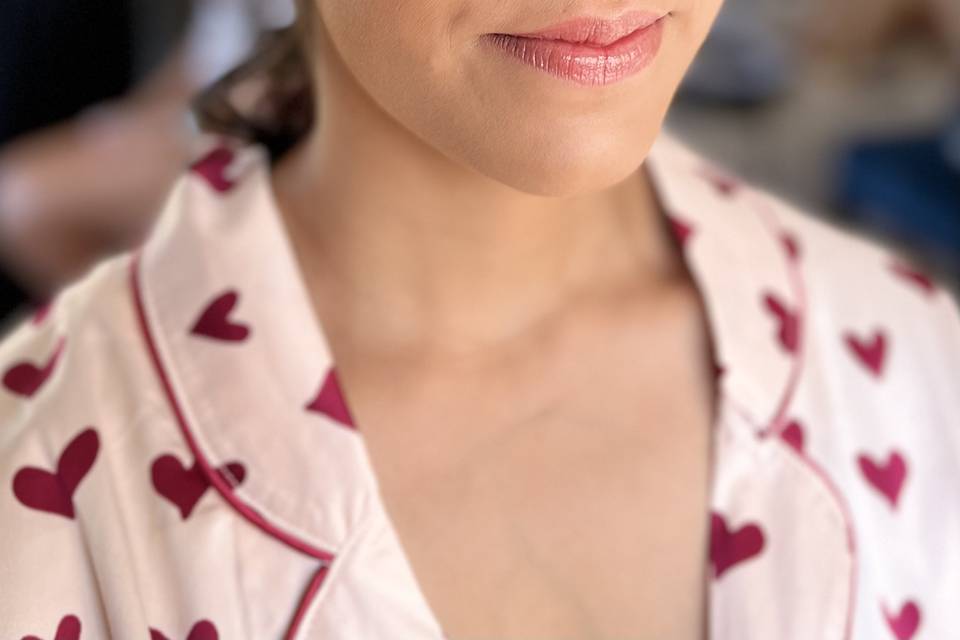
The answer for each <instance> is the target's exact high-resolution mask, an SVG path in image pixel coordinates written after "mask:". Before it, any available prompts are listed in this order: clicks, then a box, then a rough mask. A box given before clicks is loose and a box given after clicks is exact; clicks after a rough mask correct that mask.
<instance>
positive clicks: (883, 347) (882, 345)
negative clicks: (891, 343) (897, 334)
mask: <svg viewBox="0 0 960 640" xmlns="http://www.w3.org/2000/svg"><path fill="white" fill-rule="evenodd" d="M844 341H845V342H846V343H847V347H848V348H849V349H850V351H852V352H853V355H854V356H855V357H856V358H857V361H859V362H860V364H862V365H863V366H865V367H866V368H867V370H869V371H870V372H871V373H872V374H873V375H875V376H877V377H880V376H881V375H883V364H884V361H885V360H886V355H887V335H886V333H884V332H883V330H881V329H878V330H877V331H875V332H874V334H873V338H872V339H871V340H870V341H866V340H862V339H861V338H860V337H858V336H857V335H856V334H854V333H853V332H851V331H848V332H846V333H845V334H844Z"/></svg>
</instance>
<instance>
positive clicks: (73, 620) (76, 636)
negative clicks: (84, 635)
mask: <svg viewBox="0 0 960 640" xmlns="http://www.w3.org/2000/svg"><path fill="white" fill-rule="evenodd" d="M21 640H40V638H38V637H37V636H23V638H21ZM54 640H80V619H79V618H77V616H75V615H73V614H67V615H65V616H63V618H62V619H61V620H60V624H59V625H57V635H56V636H54Z"/></svg>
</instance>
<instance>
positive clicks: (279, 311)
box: [133, 132, 852, 639]
mask: <svg viewBox="0 0 960 640" xmlns="http://www.w3.org/2000/svg"><path fill="white" fill-rule="evenodd" d="M645 170H646V171H648V174H649V175H650V177H651V178H652V180H653V184H654V186H655V190H656V192H657V194H658V197H659V199H660V201H661V204H662V205H663V207H664V209H665V210H666V212H667V214H668V218H669V220H668V222H669V223H670V224H671V225H672V228H673V230H674V231H675V232H676V237H677V239H678V242H679V246H680V248H681V251H682V253H683V256H684V259H685V261H686V264H687V265H688V267H689V269H690V272H691V274H692V275H693V277H694V279H695V283H696V285H697V287H698V289H699V291H700V293H701V296H702V298H703V301H704V305H705V309H706V311H707V314H708V322H709V328H710V331H711V335H712V339H713V344H714V346H715V351H716V356H717V363H718V364H719V366H720V367H721V373H720V375H719V384H720V392H721V393H720V396H721V406H720V410H719V412H718V416H717V422H716V425H715V426H716V430H717V440H716V447H715V449H714V451H713V452H712V464H713V469H712V476H711V482H712V485H711V486H712V489H711V490H712V494H711V509H712V516H713V518H712V539H711V563H712V569H711V572H712V575H711V591H710V594H711V607H712V609H711V627H712V628H714V629H715V630H717V631H718V632H719V635H715V636H711V637H712V638H734V637H736V638H738V639H743V638H769V637H779V638H786V637H796V638H800V637H805V638H809V637H817V638H827V637H840V636H836V635H831V634H823V633H822V632H823V631H825V630H827V629H829V630H831V631H832V630H834V629H836V628H837V627H838V626H840V625H841V622H839V621H838V620H839V619H840V618H842V613H843V612H842V611H838V607H843V606H845V603H846V601H847V599H848V598H849V587H848V583H847V582H844V581H843V580H841V579H838V578H836V577H835V574H836V569H837V568H839V569H840V570H841V571H842V570H843V569H844V568H845V567H847V566H849V565H850V564H851V563H852V558H851V557H850V550H849V547H848V540H847V537H846V535H845V532H844V530H843V527H842V522H841V520H842V519H836V515H837V513H836V512H837V505H836V501H835V499H834V498H833V497H832V496H831V495H830V492H829V491H828V489H827V488H825V485H824V482H823V480H822V479H821V478H820V477H818V474H817V473H816V472H815V471H814V470H813V469H812V468H811V467H810V466H809V465H804V464H803V463H802V462H799V461H798V460H797V459H796V457H795V456H794V457H791V455H790V453H789V451H788V450H787V449H786V448H784V447H782V446H781V445H782V442H781V443H778V444H771V441H773V440H781V438H780V437H779V436H780V434H781V431H782V429H783V427H784V425H785V417H786V409H787V408H788V406H789V402H790V400H791V398H792V394H793V391H794V389H795V387H796V384H797V381H798V380H799V375H800V371H801V367H802V357H801V355H802V333H803V328H804V327H803V325H804V305H805V301H804V298H803V296H804V293H803V286H802V279H801V272H800V269H799V265H798V254H797V250H798V248H797V245H796V242H795V239H794V238H792V237H791V236H790V234H789V231H788V230H785V229H783V228H782V227H781V226H780V225H779V223H778V221H777V217H776V215H775V212H774V210H773V208H772V207H771V206H770V205H769V203H768V201H767V200H765V199H763V198H761V197H759V196H758V195H757V193H756V192H755V191H753V190H752V189H750V188H748V187H746V186H744V185H743V184H741V183H740V182H739V181H738V180H736V179H735V178H732V177H730V176H728V175H725V174H724V173H722V172H721V171H719V170H718V169H717V168H715V167H713V166H712V165H711V164H710V163H708V162H706V161H704V160H703V158H701V157H700V156H699V155H698V154H697V153H695V152H693V151H692V150H691V149H690V148H689V147H687V146H685V145H684V144H682V143H681V142H680V141H678V140H677V139H675V138H674V137H673V136H672V135H671V134H669V133H667V132H663V133H662V134H661V135H660V137H659V138H658V139H657V140H656V142H655V143H654V145H653V147H652V149H651V151H650V154H649V156H648V160H647V163H646V164H645ZM133 283H134V289H135V295H136V296H137V300H138V304H139V306H140V311H141V318H142V324H143V329H144V332H145V335H146V337H147V340H148V343H149V345H150V348H151V351H152V355H153V359H154V364H155V366H156V367H157V369H158V372H159V374H160V376H161V378H162V379H163V380H164V383H165V387H166V390H167V393H168V398H169V400H170V402H171V404H172V405H173V409H174V412H175V413H176V414H177V416H178V421H179V422H180V425H181V428H182V429H183V432H184V436H185V437H186V438H187V440H188V442H189V443H190V445H191V449H192V451H193V452H194V455H195V456H197V458H198V461H204V464H205V465H207V467H209V470H210V471H212V470H217V469H222V470H225V471H224V473H225V474H226V476H227V477H226V478H225V479H224V480H221V481H220V484H219V485H218V489H220V490H221V493H222V494H224V496H225V497H226V498H228V499H229V500H230V501H231V504H232V505H233V506H234V507H235V508H237V509H238V510H240V511H241V513H243V515H244V516H245V517H247V518H248V519H251V520H252V521H254V522H255V523H256V524H258V525H259V526H261V528H264V530H265V531H267V532H268V533H270V534H271V535H274V536H275V537H278V538H280V539H282V540H284V541H285V542H286V543H287V544H289V545H290V546H292V547H294V548H296V549H298V550H300V551H303V552H305V553H308V554H310V555H313V556H315V557H317V558H320V559H324V558H327V559H328V560H329V559H331V558H333V557H334V556H336V555H337V554H338V553H340V552H341V551H342V550H343V549H345V548H347V547H348V543H349V542H351V539H352V538H356V537H357V536H365V538H364V539H365V540H366V542H365V544H367V545H368V546H371V547H374V546H376V547H378V548H379V549H380V551H382V553H379V556H378V558H379V560H377V562H380V563H381V568H382V571H381V572H380V575H381V579H380V582H381V584H380V585H379V586H378V587H377V588H376V589H374V590H375V591H376V592H377V593H378V594H379V596H380V597H381V598H382V599H384V600H390V599H391V597H392V598H393V600H392V602H393V603H394V605H395V606H394V607H393V608H392V609H391V608H390V607H389V606H385V607H384V608H383V609H382V610H383V611H384V615H392V616H394V619H395V620H396V619H397V618H398V617H399V618H401V619H403V620H404V621H405V622H404V623H403V625H405V628H406V629H407V630H408V631H409V632H410V633H413V634H414V635H409V636H408V637H440V630H439V626H438V625H437V623H436V620H435V619H434V617H433V616H432V614H431V613H430V611H429V609H428V607H427V605H426V603H425V601H424V599H423V597H422V594H421V593H420V591H419V589H418V587H417V585H416V581H415V579H414V577H413V575H412V572H411V570H410V567H409V564H408V563H407V561H406V558H405V556H404V554H403V552H402V549H400V547H399V543H398V540H397V539H396V534H395V532H394V530H393V528H392V527H391V526H390V522H389V520H388V519H387V518H386V516H385V513H384V511H383V506H382V503H381V501H380V498H379V494H378V489H377V484H376V480H375V478H374V476H373V474H372V470H371V466H370V462H369V459H368V458H367V456H366V452H365V450H364V447H363V446H362V433H360V432H359V431H358V430H357V428H356V425H354V424H353V421H352V419H351V416H350V413H349V411H348V409H347V407H346V404H345V402H344V400H343V395H342V393H341V390H340V388H339V386H338V384H337V379H336V371H335V368H334V367H333V365H334V363H333V360H332V356H331V351H330V348H329V344H328V343H327V340H326V338H325V336H324V333H323V329H322V327H321V326H320V325H319V323H318V319H317V317H316V316H315V314H314V312H313V307H312V305H311V303H310V300H309V297H308V294H307V290H306V287H305V285H304V282H303V280H302V276H301V274H300V272H299V269H298V266H297V264H296V261H295V258H294V253H293V251H292V247H291V245H290V243H289V239H288V237H287V235H286V231H285V229H284V227H283V223H282V218H281V217H280V215H279V213H278V209H277V204H276V202H275V200H274V196H273V193H272V190H271V187H270V182H269V161H268V158H267V156H266V151H265V149H264V148H262V147H260V146H231V145H230V144H229V143H228V142H227V141H221V143H220V144H219V145H218V146H216V147H215V148H214V149H212V151H210V153H208V154H207V155H205V156H204V157H203V158H202V159H201V160H199V161H198V162H197V163H196V164H195V165H194V166H193V167H192V170H191V171H190V172H189V173H188V174H186V175H185V176H183V177H182V179H181V180H179V181H178V182H177V184H176V186H175V187H174V189H173V191H172V192H171V194H170V197H169V198H168V201H167V203H166V206H165V208H164V211H163V212H162V215H161V217H160V219H159V221H158V223H157V226H156V227H155V229H154V233H153V234H152V235H151V237H150V240H149V241H148V243H147V244H146V245H145V246H144V247H143V249H142V251H141V252H140V254H139V256H138V258H137V260H136V261H135V263H134V273H133ZM231 462H241V463H242V464H243V465H244V466H245V468H246V473H245V476H244V477H243V479H242V482H237V481H236V480H237V479H233V481H231V479H230V478H229V466H228V465H229V463H231ZM244 510H246V511H244ZM804 510H806V511H804ZM811 510H812V511H811ZM800 513H806V514H808V515H807V519H806V521H805V523H804V524H802V525H800V526H798V515H797V514H800ZM761 556H762V557H764V558H766V561H765V562H760V561H756V560H755V559H756V558H757V557H761ZM814 556H816V557H818V558H820V559H821V560H822V562H821V563H818V562H813V563H811V562H808V560H809V559H811V558H812V557H814ZM751 559H754V560H755V561H754V562H752V563H750V562H748V561H749V560H751ZM741 563H742V565H743V567H742V568H739V569H735V567H737V565H739V564H741ZM823 563H828V564H832V565H833V569H829V567H828V566H827V565H824V564H823ZM751 565H752V568H751ZM811 567H812V568H811ZM828 569H829V570H828ZM844 575H846V574H844ZM383 576H386V577H383ZM370 580H373V581H376V580H377V578H376V577H375V576H373V575H371V577H370ZM383 580H387V581H388V582H389V581H391V580H392V581H393V582H392V584H393V585H394V586H395V587H396V589H395V591H396V594H395V595H394V596H390V595H388V594H387V591H388V590H387V589H385V588H384V587H383V584H382V583H383ZM791 580H799V581H800V583H801V584H803V585H805V587H809V588H810V589H811V591H809V592H808V591H807V590H804V592H803V593H801V594H799V595H798V597H797V598H793V596H794V595H796V594H793V593H792V591H791V590H792V589H793V587H794V586H795V583H793V582H791ZM721 585H727V586H725V587H724V588H723V589H721V588H720V587H721ZM370 588H371V589H373V587H372V586H371V587H370ZM818 589H819V591H818ZM760 590H770V592H771V593H773V594H776V593H778V590H779V595H780V596H782V597H784V596H786V594H790V596H789V597H790V598H792V599H793V602H794V603H795V604H796V606H797V607H798V608H799V610H800V611H806V612H809V611H812V610H817V611H820V613H821V614H822V615H820V614H818V615H816V616H811V615H807V618H806V619H808V620H809V619H813V618H816V619H817V621H816V622H814V623H811V625H812V626H804V625H802V624H801V625H799V626H797V627H796V628H798V629H800V630H802V631H803V632H805V633H806V632H809V633H811V634H812V635H805V636H800V635H796V636H794V635H789V636H788V635H784V631H783V627H782V625H783V622H782V619H781V618H778V617H777V616H782V615H787V613H788V612H785V611H782V610H780V609H779V608H778V606H774V605H773V603H771V602H770V598H769V596H770V595H771V593H763V594H762V593H760ZM404 592H405V593H406V595H403V593H404ZM758 597H759V600H758V599H757V598H758ZM768 605H770V606H768ZM341 611H342V610H341ZM788 617H789V616H788ZM741 623H742V625H751V624H753V625H755V627H756V629H757V633H753V632H752V631H750V632H748V631H746V629H748V628H749V629H753V627H749V626H741ZM357 624H358V625H361V623H360V622H358V623H357ZM361 626H362V625H361ZM361 626H358V627H357V628H358V629H359V628H361ZM761 632H763V633H761ZM418 633H419V634H421V635H416V634H418ZM764 633H765V634H766V635H764Z"/></svg>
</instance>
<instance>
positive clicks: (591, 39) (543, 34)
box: [509, 11, 666, 47]
mask: <svg viewBox="0 0 960 640" xmlns="http://www.w3.org/2000/svg"><path fill="white" fill-rule="evenodd" d="M665 15H666V13H655V12H652V11H629V12H627V13H624V14H621V15H620V16H618V17H617V18H614V19H611V20H606V19H603V18H599V17H596V16H580V17H576V18H573V19H571V20H567V21H565V22H561V23H559V24H555V25H553V26H550V27H547V28H545V29H541V30H539V31H533V32H527V33H513V34H509V35H512V36H514V37H518V38H534V39H539V40H556V41H561V42H569V43H572V44H582V45H588V46H595V47H606V46H609V45H611V44H613V43H615V42H617V41H618V40H620V39H622V38H624V37H626V36H628V35H630V34H631V33H633V32H635V31H637V30H640V29H645V28H647V27H650V26H651V25H653V24H655V23H656V22H657V21H658V20H660V19H661V18H663V17H664V16H665Z"/></svg>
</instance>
